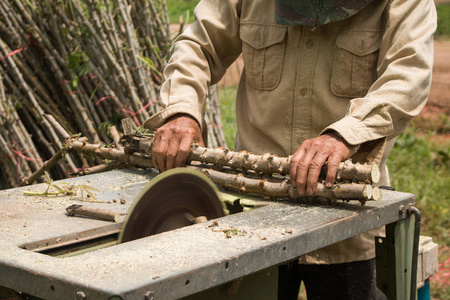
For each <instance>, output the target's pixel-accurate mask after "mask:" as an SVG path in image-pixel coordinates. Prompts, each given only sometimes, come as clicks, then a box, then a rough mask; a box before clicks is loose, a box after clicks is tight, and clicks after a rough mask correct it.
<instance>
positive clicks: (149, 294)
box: [144, 291, 155, 300]
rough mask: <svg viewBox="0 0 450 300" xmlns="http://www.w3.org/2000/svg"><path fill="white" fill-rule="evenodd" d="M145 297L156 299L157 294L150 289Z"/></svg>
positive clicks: (148, 299)
mask: <svg viewBox="0 0 450 300" xmlns="http://www.w3.org/2000/svg"><path fill="white" fill-rule="evenodd" d="M144 299H145V300H154V299H155V294H153V292H151V291H148V292H147V293H146V294H145V297H144Z"/></svg>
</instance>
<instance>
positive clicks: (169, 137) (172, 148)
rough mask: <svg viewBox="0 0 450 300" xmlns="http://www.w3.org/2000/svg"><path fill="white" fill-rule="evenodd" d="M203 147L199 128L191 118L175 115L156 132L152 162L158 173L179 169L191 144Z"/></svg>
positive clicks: (186, 156)
mask: <svg viewBox="0 0 450 300" xmlns="http://www.w3.org/2000/svg"><path fill="white" fill-rule="evenodd" d="M193 143H198V144H200V145H202V146H204V143H203V138H202V133H201V130H200V126H199V125H198V123H197V121H195V120H194V119H193V118H192V117H191V116H189V115H185V114H177V115H174V116H172V117H170V118H168V119H167V121H166V123H165V124H164V125H163V126H161V127H160V128H158V130H156V135H155V140H154V142H153V149H152V161H153V165H154V166H155V169H157V170H159V171H160V172H164V171H166V170H169V169H172V168H176V167H181V166H183V165H184V164H185V162H186V159H187V158H188V156H189V152H190V151H191V144H193Z"/></svg>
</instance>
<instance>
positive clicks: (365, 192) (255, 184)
mask: <svg viewBox="0 0 450 300" xmlns="http://www.w3.org/2000/svg"><path fill="white" fill-rule="evenodd" d="M189 168H192V169H195V170H198V171H200V172H202V173H203V174H205V175H206V176H208V177H209V178H210V179H211V180H212V181H213V182H214V183H215V184H217V185H220V186H222V187H224V188H232V189H236V190H239V191H240V192H242V193H252V194H258V195H265V196H269V197H272V198H290V199H296V198H299V197H300V195H299V194H298V192H297V189H296V188H294V187H293V186H292V184H291V183H290V182H289V180H282V181H278V182H275V181H269V180H267V179H252V178H247V177H245V176H244V175H243V174H237V175H236V174H227V173H223V172H219V171H215V170H212V169H208V168H203V167H198V166H197V167H195V166H189ZM372 192H373V188H372V186H371V185H368V184H357V183H345V184H336V185H334V186H333V187H331V188H327V187H326V186H325V185H324V184H322V183H318V184H317V191H316V193H315V194H314V195H311V196H316V197H324V198H327V199H330V200H331V201H335V200H336V199H341V200H358V201H360V202H361V204H363V205H364V204H365V202H366V201H371V200H376V199H373V193H372ZM378 200H379V199H378Z"/></svg>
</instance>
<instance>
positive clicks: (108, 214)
mask: <svg viewBox="0 0 450 300" xmlns="http://www.w3.org/2000/svg"><path fill="white" fill-rule="evenodd" d="M66 211H67V214H68V215H69V216H83V217H89V218H94V219H99V220H105V221H112V222H118V221H119V216H120V215H119V213H118V212H112V211H109V210H105V209H98V208H91V207H87V206H84V205H78V204H73V205H71V206H69V207H67V208H66Z"/></svg>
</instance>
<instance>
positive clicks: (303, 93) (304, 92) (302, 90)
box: [300, 88, 308, 96]
mask: <svg viewBox="0 0 450 300" xmlns="http://www.w3.org/2000/svg"><path fill="white" fill-rule="evenodd" d="M300 94H302V95H303V96H305V95H306V94H308V89H307V88H302V89H301V90H300Z"/></svg>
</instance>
